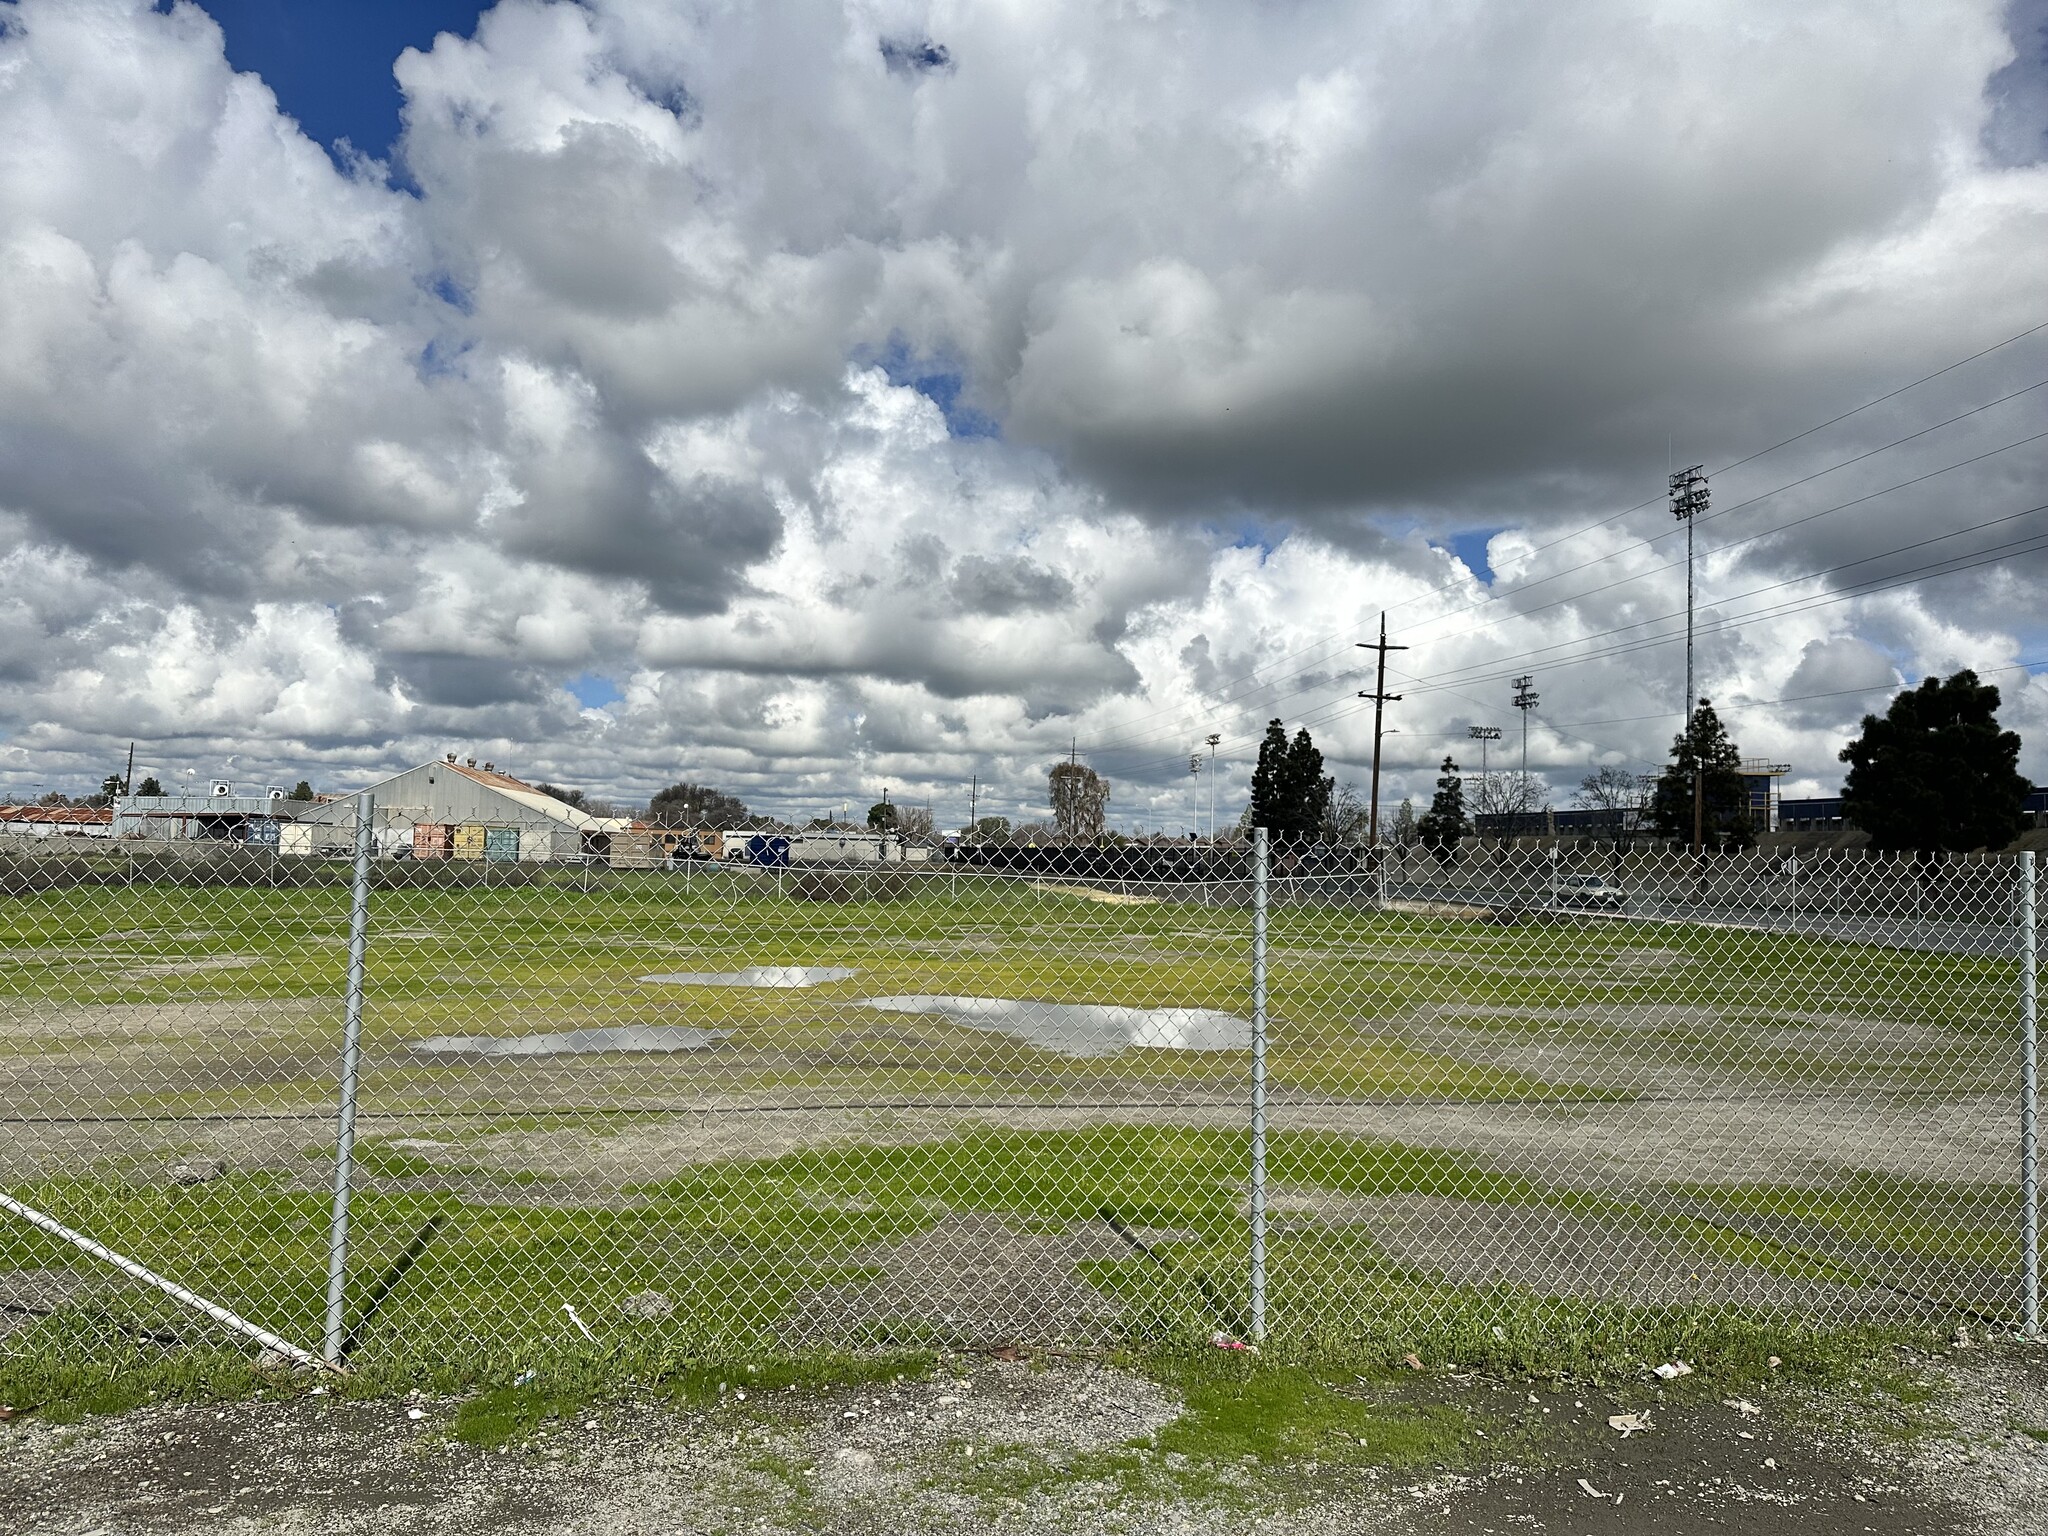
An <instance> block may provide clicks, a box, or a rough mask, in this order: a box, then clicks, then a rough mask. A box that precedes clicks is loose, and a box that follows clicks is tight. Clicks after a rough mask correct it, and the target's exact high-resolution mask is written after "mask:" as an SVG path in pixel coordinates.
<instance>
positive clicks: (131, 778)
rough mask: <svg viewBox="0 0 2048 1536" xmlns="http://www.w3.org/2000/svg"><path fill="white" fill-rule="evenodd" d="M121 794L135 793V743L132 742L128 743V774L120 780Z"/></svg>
mask: <svg viewBox="0 0 2048 1536" xmlns="http://www.w3.org/2000/svg"><path fill="white" fill-rule="evenodd" d="M121 793H122V794H124V795H132V794H134V793H135V743H134V742H132V741H131V742H129V743H128V772H127V773H126V774H124V775H123V776H122V778H121Z"/></svg>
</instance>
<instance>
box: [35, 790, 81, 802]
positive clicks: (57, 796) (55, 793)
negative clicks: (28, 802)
mask: <svg viewBox="0 0 2048 1536" xmlns="http://www.w3.org/2000/svg"><path fill="white" fill-rule="evenodd" d="M73 803H74V802H73V801H72V798H71V797H70V796H69V795H67V794H65V793H64V792H63V791H62V790H59V789H53V790H51V791H50V792H49V793H48V794H47V795H44V796H43V798H42V799H40V800H38V801H37V802H36V804H37V805H50V806H64V805H71V804H73Z"/></svg>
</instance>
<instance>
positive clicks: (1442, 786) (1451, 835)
mask: <svg viewBox="0 0 2048 1536" xmlns="http://www.w3.org/2000/svg"><path fill="white" fill-rule="evenodd" d="M1471 833H1472V823H1471V821H1470V820H1469V819H1467V817H1466V815H1465V781H1464V780H1463V779H1462V778H1460V777H1459V776H1458V765H1457V764H1456V763H1454V762H1452V761H1451V759H1449V758H1448V757H1447V758H1445V759H1444V765H1443V767H1442V768H1441V769H1439V770H1438V773H1437V780H1436V794H1435V796H1434V797H1433V798H1432V799H1431V800H1430V802H1429V809H1428V810H1426V811H1424V812H1423V813H1422V819H1421V820H1420V821H1418V822H1416V823H1415V840H1416V841H1417V842H1418V843H1420V844H1422V846H1423V847H1425V848H1427V849H1428V850H1429V851H1430V852H1431V853H1432V854H1434V855H1435V856H1436V861H1437V862H1438V863H1439V864H1448V863H1450V862H1451V858H1452V856H1453V855H1455V854H1456V853H1457V851H1458V843H1459V840H1460V839H1462V838H1465V837H1469V836H1470V835H1471Z"/></svg>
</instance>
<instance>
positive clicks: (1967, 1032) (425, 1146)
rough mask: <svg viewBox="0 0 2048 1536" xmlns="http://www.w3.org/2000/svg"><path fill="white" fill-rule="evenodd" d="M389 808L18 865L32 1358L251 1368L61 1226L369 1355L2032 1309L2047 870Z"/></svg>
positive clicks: (13, 976)
mask: <svg viewBox="0 0 2048 1536" xmlns="http://www.w3.org/2000/svg"><path fill="white" fill-rule="evenodd" d="M354 815H355V811H354V809H353V808H352V803H351V805H350V807H349V808H348V809H347V814H345V815H343V814H337V815H335V816H332V817H330V818H329V820H328V822H327V823H326V824H325V825H324V826H323V827H322V828H320V829H319V830H317V831H316V832H315V833H313V834H311V835H310V836H307V837H303V838H302V839H301V841H300V843H299V846H298V848H297V850H296V851H292V852H286V851H284V850H282V849H281V848H277V847H271V848H262V847H252V846H247V845H242V844H222V843H207V842H203V841H180V842H170V841H145V840H139V839H126V840H119V841H114V842H109V843H105V844H101V845H99V846H97V847H93V848H91V849H90V850H85V851H82V850H81V849H80V847H79V846H78V845H69V846H67V847H64V848H62V849H59V848H56V847H54V846H36V847H22V848H18V849H14V850H11V851H8V852H6V853H5V854H4V855H0V1045H4V1049H0V1073H4V1083H5V1090H4V1128H0V1189H4V1190H5V1192H6V1194H7V1196H8V1197H9V1198H10V1200H11V1201H12V1202H13V1204H12V1205H11V1206H10V1208H9V1209H10V1210H11V1211H13V1212H14V1216H13V1218H12V1219H10V1218H6V1217H0V1307H4V1312H0V1330H4V1332H5V1337H4V1344H0V1347H4V1348H5V1349H6V1350H7V1351H9V1352H21V1351H31V1352H33V1351H42V1352H45V1353H49V1352H53V1351H54V1352H56V1353H58V1354H62V1355H68V1356H72V1357H91V1356H94V1355H96V1354H106V1353H108V1352H119V1351H134V1350H146V1349H176V1348H180V1347H194V1346H196V1345H198V1344H199V1343H201V1342H203V1341H211V1342H212V1344H213V1345H215V1346H218V1345H219V1344H220V1343H221V1342H222V1341H223V1340H225V1341H226V1342H228V1343H230V1344H233V1345H235V1346H237V1347H247V1348H250V1349H253V1348H255V1347H256V1344H255V1343H253V1342H250V1341H249V1340H248V1339H246V1338H243V1337H237V1336H236V1335H235V1334H234V1333H233V1332H232V1331H231V1329H232V1325H231V1324H230V1325H226V1326H225V1327H224V1325H223V1324H222V1323H220V1322H219V1320H218V1318H217V1317H216V1318H214V1319H208V1318H205V1317H202V1316H200V1315H198V1314H196V1313H194V1312H193V1311H192V1310H191V1307H190V1305H189V1304H188V1302H189V1298H187V1301H180V1300H177V1299H174V1298H173V1297H171V1296H168V1295H166V1294H165V1292H164V1291H163V1289H162V1288H161V1287H160V1286H153V1285H151V1284H150V1283H147V1282H146V1281H145V1280H138V1279H137V1278H135V1277H134V1275H133V1273H132V1270H131V1272H130V1273H128V1274H124V1273H122V1272H120V1271H117V1270H116V1269H114V1268H113V1267H111V1266H110V1265H109V1264H108V1263H107V1262H105V1255H104V1254H102V1255H100V1256H99V1257H95V1256H93V1255H92V1254H90V1253H87V1252H85V1251H81V1249H80V1248H79V1247H78V1246H77V1245H76V1244H74V1243H72V1242H70V1241H68V1240H66V1239H65V1238H63V1237H62V1236H60V1235H57V1234H56V1233H54V1232H53V1231H52V1230H51V1227H52V1224H55V1225H56V1226H61V1227H62V1228H64V1229H68V1230H69V1231H72V1232H75V1233H78V1234H81V1235H83V1236H85V1237H89V1238H90V1239H92V1240H94V1241H95V1242H97V1243H98V1244H100V1245H102V1247H103V1248H104V1249H105V1250H108V1251H110V1252H111V1253H113V1254H115V1255H119V1256H121V1257H123V1258H125V1259H126V1260H128V1261H129V1262H130V1264H131V1266H139V1267H140V1268H142V1269H144V1270H146V1271H148V1272H151V1273H153V1274H154V1275H156V1276H158V1277H161V1279H162V1280H163V1281H165V1282H167V1283H170V1284H175V1285H176V1286H179V1287H183V1288H185V1290H186V1291H188V1292H190V1293H192V1295H193V1296H196V1297H200V1298H204V1299H205V1300H207V1301H209V1302H210V1303H212V1304H213V1305H214V1307H215V1308H216V1309H217V1311H220V1312H225V1313H228V1314H231V1315H232V1317H233V1318H235V1319H240V1320H243V1321H245V1322H247V1323H248V1324H250V1325H252V1326H253V1327H255V1328H260V1329H261V1330H264V1331H266V1332H267V1333H269V1334H271V1335H275V1336H276V1338H277V1339H281V1340H285V1341H291V1342H292V1343H295V1344H296V1345H298V1346H302V1347H303V1348H305V1349H306V1350H308V1351H309V1352H312V1353H326V1354H328V1355H329V1356H337V1355H339V1356H345V1357H346V1358H347V1359H349V1360H350V1361H352V1362H354V1363H357V1364H361V1363H364V1362H366V1361H370V1360H375V1359H379V1358H389V1359H405V1360H428V1361H446V1360H470V1361H481V1362H487V1363H490V1364H492V1365H494V1366H495V1365H498V1364H505V1365H517V1364H520V1363H524V1362H526V1361H529V1360H531V1359H533V1358H535V1357H536V1356H537V1355H538V1354H540V1353H543V1352H546V1351H549V1350H553V1349H558V1348H564V1347H569V1348H577V1347H583V1346H585V1345H595V1346H597V1347H599V1348H602V1349H606V1350H612V1351H616V1352H617V1354H618V1355H619V1357H620V1358H621V1359H627V1360H630V1359H631V1358H632V1357H633V1356H634V1355H635V1353H636V1352H654V1353H659V1352H661V1351H671V1352H673V1351H687V1350H737V1349H752V1350H760V1349H772V1350H789V1349H807V1348H813V1347H822V1346H832V1347H854V1348H867V1347H877V1346H887V1345H924V1344H934V1343H946V1344H952V1345H964V1346H994V1345H1002V1344H1027V1345H1042V1346H1055V1345H1074V1346H1088V1345H1100V1344H1104V1343H1109V1342H1114V1341H1118V1340H1143V1339H1148V1338H1176V1337H1181V1336H1189V1337H1192V1338H1197V1339H1200V1338H1207V1337H1209V1336H1210V1335H1212V1334H1214V1333H1222V1334H1225V1335H1228V1336H1232V1337H1243V1336H1246V1335H1247V1334H1250V1333H1253V1332H1258V1333H1260V1334H1261V1335H1262V1336H1263V1337H1264V1338H1265V1339H1266V1340H1267V1342H1268V1347H1269V1348H1273V1349H1279V1350H1289V1351H1297V1352H1313V1351H1317V1350H1325V1349H1336V1350H1342V1351H1347V1352H1354V1353H1355V1352H1359V1351H1365V1352H1371V1351H1374V1350H1382V1351H1390V1352H1391V1354H1392V1356H1393V1357H1394V1358H1398V1356H1399V1354H1400V1352H1401V1351H1403V1350H1405V1349H1408V1348H1412V1347H1415V1346H1416V1344H1417V1343H1418V1342H1420V1341H1423V1340H1426V1339H1429V1338H1431V1337H1435V1338H1438V1339H1440V1340H1443V1341H1446V1343H1445V1346H1444V1347H1446V1348H1449V1347H1451V1346H1452V1345H1453V1344H1455V1343H1457V1342H1458V1341H1464V1340H1471V1339H1477V1340H1480V1341H1481V1345H1480V1346H1475V1347H1483V1341H1484V1339H1485V1338H1486V1337H1489V1336H1492V1337H1496V1338H1498V1337H1500V1336H1501V1334H1500V1333H1496V1332H1495V1330H1501V1331H1502V1332H1503V1333H1504V1332H1507V1331H1511V1330H1516V1329H1526V1328H1531V1327H1553V1326H1564V1325H1566V1323H1567V1322H1568V1321H1569V1320H1570V1319H1572V1318H1574V1317H1583V1316H1586V1315H1590V1314H1591V1313H1593V1312H1599V1313H1601V1314H1603V1315H1621V1314H1625V1313H1627V1312H1628V1311H1629V1310H1630V1309H1653V1310H1659V1311H1661V1312H1664V1313H1668V1312H1669V1311H1670V1310H1671V1309H1674V1308H1687V1307H1693V1308H1734V1309H1742V1310H1744V1311H1746V1312H1752V1313H1757V1314H1769V1315H1774V1316H1784V1317H1792V1318H1797V1319H1800V1320H1802V1321H1803V1322H1804V1323H1806V1324H1808V1325H1812V1326H1832V1325H1838V1324H1848V1323H1859V1322H1887V1321H1893V1322H1905V1323H1911V1324H1924V1325H1931V1326H1941V1327H1946V1326H1949V1325H1951V1324H1953V1323H1954V1322H1957V1321H1963V1322H1966V1323H1969V1324H1971V1325H1973V1326H1988V1327H1995V1328H2005V1327H2014V1328H2017V1327H2020V1326H2022V1325H2023V1324H2024V1323H2025V1321H2026V1319H2027V1306H2028V1299H2027V1298H2028V1284H2029V1282H2028V1265H2027V1257H2026V1255H2027V1251H2028V1243H2027V1238H2026V1235H2025V1234H2026V1232H2027V1222H2026V1220H2025V1217H2026V1201H2025V1200H2024V1199H2023V1194H2022V1179H2021V1172H2020V1165H2021V1151H2020V1139H2021V1127H2020V1120H2021V1108H2020V1099H2021V1082H2022V1055H2023V1036H2024V1033H2025V1027H2026V1026H2025V1020H2024V1018H2023V1014H2024V1012H2025V1005H2024V1004H2023V996H2030V995H2031V994H2030V992H2029V989H2027V988H2026V987H2023V985H2022V969H2023V962H2022V958H2021V957H2022V954H2023V953H2028V954H2030V953H2031V951H2030V949H2029V948H2028V945H2027V942H2026V941H2027V937H2028V932H2029V930H2028V927H2027V915H2028V914H2029V912H2030V911H2031V908H2030V906H2029V903H2028V900H2027V897H2028V894H2029V892H2028V887H2029V886H2030V884H2031V880H2032V871H2031V861H2030V860H2025V861H2023V860H2022V859H2019V858H1989V859H1974V860H1950V861H1943V862H1938V863H1928V864H1922V863H1917V862H1914V861H1910V860H1908V861H1891V860H1883V859H1870V858H1850V857H1833V858H1825V857H1813V856H1808V857H1805V858H1784V857H1776V856H1764V855H1731V856H1717V857H1712V858H1708V859H1704V860H1694V859H1692V858H1690V857H1688V856H1686V855H1684V854H1673V853H1669V852H1665V851H1644V850H1641V849H1635V850H1629V849H1614V848H1609V847H1605V846H1595V845H1590V844H1588V845H1582V846H1578V847H1570V846H1567V847H1564V848H1561V849H1557V850H1541V851H1527V850H1516V849H1511V848H1475V847H1472V846H1469V845H1468V846H1467V847H1465V848H1463V849H1460V850H1457V851H1455V852H1454V853H1452V854H1450V855H1448V856H1446V857H1444V858H1442V859H1439V858H1437V857H1435V856H1432V855H1431V854H1430V853H1429V852H1428V851H1426V850H1420V849H1416V850H1407V851H1404V852H1400V853H1394V854H1390V855H1388V857H1387V859H1386V860H1385V862H1384V863H1383V864H1382V863H1375V862H1374V861H1372V860H1370V859H1368V858H1366V857H1364V856H1362V855H1361V854H1360V853H1358V852H1357V851H1355V850H1325V849H1287V848H1276V849H1275V850H1274V851H1273V853H1272V856H1271V859H1270V862H1269V867H1268V868H1267V870H1266V879H1265V885H1266V894H1267V901H1266V904H1265V912H1264V915H1263V918H1260V917H1259V915H1258V914H1257V913H1256V912H1255V905H1256V904H1255V901H1254V888H1255V884H1256V876H1257V873H1258V872H1257V871H1256V870H1255V868H1254V864H1255V859H1254V855H1253V853H1252V851H1251V850H1250V849H1247V848H1243V847H1227V848H1216V849H1210V848H1196V849H1178V850H1143V849H1126V850H1115V851H1091V852H1085V853H1084V852H1071V853H1062V852H1057V851H1053V850H1015V849H1010V850H999V851H991V852H988V853H986V854H982V853H977V852H976V851H974V850H967V851H965V852H964V853H957V854H956V856H954V857H950V858H949V857H947V856H946V855H945V854H944V853H943V852H935V853H934V854H933V855H932V857H931V858H930V859H929V860H928V861H925V862H895V863H889V864H886V865H838V866H824V865H807V864H797V865H793V866H784V865H782V864H780V863H779V862H778V861H779V858H780V856H781V854H780V850H776V849H774V848H772V847H771V848H768V849H766V850H763V849H761V848H759V847H757V848H756V849H755V850H754V851H755V853H756V855H757V857H760V858H764V859H767V860H769V861H771V862H745V861H739V860H731V859H725V858H718V857H707V856H706V855H707V854H708V853H710V852H711V851H713V850H714V849H716V848H717V847H718V841H717V839H716V838H715V836H713V837H697V836H694V835H675V834H655V833H636V834H632V835H621V836H618V837H616V838H613V839H609V840H599V841H598V842H597V843H592V842H591V840H589V839H587V838H580V837H579V838H572V839H568V840H567V841H566V842H565V841H564V840H563V837H562V833H561V829H560V827H559V825H558V824H556V823H553V822H549V821H546V820H545V819H542V818H536V819H535V820H534V822H533V823H532V824H528V825H516V826H515V825H509V824H508V825H493V826H482V825H479V826H475V827H469V826H458V827H428V826H426V825H423V824H418V823H415V822H414V821H412V820H410V819H408V816H407V814H406V813H405V812H404V811H403V810H402V809H398V810H392V809H379V810H376V811H373V812H372V813H371V815H370V818H369V820H368V822H367V823H366V824H364V826H363V827H362V828H361V830H362V832H363V834H364V835H363V839H362V842H363V854H364V858H363V862H362V874H363V880H362V887H361V891H360V894H361V896H362V898H363V899H362V901H361V902H360V903H358V901H357V900H356V897H357V894H358V892H357V891H356V889H355V886H356V865H355V862H354V860H353V858H352V853H353V851H354V845H355V841H356V837H357V832H358V827H357V826H356V824H355V823H354V821H353V820H352V818H353V817H354ZM869 851H871V852H872V851H876V850H874V849H870V850H869ZM353 910H361V911H362V912H363V915H364V916H365V918H366V922H367V928H366V943H365V946H364V950H363V963H362V966H361V970H360V982H359V987H358V988H356V989H354V991H355V993H356V996H357V998H358V1000H359V1004H360V1024H361V1042H360V1057H359V1071H358V1073H357V1076H356V1079H355V1083H354V1094H353V1099H354V1113H355V1120H354V1127H353V1131H354V1141H353V1147H352V1158H351V1161H350V1163H349V1165H348V1168H347V1173H346V1180H345V1183H346V1200H347V1215H348V1244H347V1248H346V1251H345V1253H343V1254H339V1255H337V1253H336V1251H335V1244H334V1239H335V1235H336V1214H337V1211H336V1183H337V1178H336V1167H337V1114H338V1109H339V1103H338V1097H337V1096H338V1094H339V1093H340V1091H341V1080H342V1076H343V1070H344V1064H343V1045H344V1038H345V1034H346V1023H347V1018H348V1014H349V1010H350V1006H351V994H352V988H351V985H350V964H349V955H350V933H351V918H352V911H353ZM1257 929H1262V930H1263V933H1262V934H1261V933H1260V932H1256V931H1255V930H1257ZM1261 939H1262V940H1263V948H1262V954H1263V960H1264V983H1265V992H1264V999H1263V1001H1264V1009H1263V1015H1262V1022H1263V1025H1264V1038H1263V1044H1264V1071H1265V1090H1264V1091H1265V1122H1266V1125H1265V1132H1266V1134H1265V1146H1264V1159H1263V1178H1262V1181H1261V1184H1260V1187H1259V1189H1258V1190H1257V1191H1256V1197H1257V1198H1256V1203H1258V1204H1261V1205H1262V1207H1263V1212H1264V1218H1265V1233H1264V1254H1263V1258H1264V1280H1265V1283H1264V1288H1263V1294H1262V1295H1261V1296H1260V1297H1258V1298H1257V1304H1256V1306H1255V1301H1254V1297H1253V1294H1252V1281H1251V1273H1252V1244H1253V1235H1252V1229H1253V1222H1252V1211H1253V1206H1254V1204H1255V1191H1254V1188H1253V1163H1252V1134H1253V1131H1252V1095H1251V1086H1250V1080H1249V1074H1250V1071H1251V1059H1252V1047H1253V1043H1254V1042H1253V1024H1252V1020H1253V1017H1254V998H1253V972H1254V951H1255V947H1256V946H1259V945H1260V943H1261ZM23 1211H26V1212H29V1213H32V1214H35V1215H39V1216H40V1217H41V1218H42V1224H41V1225H35V1224H32V1223H31V1222H30V1221H29V1220H28V1219H25V1218H23V1217H22V1216H21V1214H20V1213H21V1212H23ZM336 1257H340V1258H342V1259H345V1263H342V1264H341V1265H340V1266H339V1269H340V1273H341V1276H342V1279H343V1282H344V1283H343V1286H342V1288H341V1290H340V1291H339V1293H338V1300H339V1306H338V1308H336V1309H333V1310H332V1312H331V1314H330V1306H329V1303H330V1294H329V1287H328V1272H329V1268H330V1259H331V1258H336Z"/></svg>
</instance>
